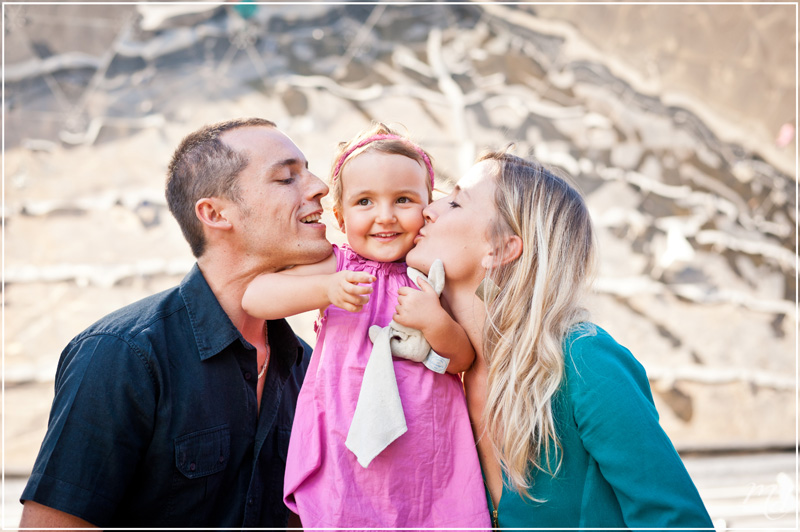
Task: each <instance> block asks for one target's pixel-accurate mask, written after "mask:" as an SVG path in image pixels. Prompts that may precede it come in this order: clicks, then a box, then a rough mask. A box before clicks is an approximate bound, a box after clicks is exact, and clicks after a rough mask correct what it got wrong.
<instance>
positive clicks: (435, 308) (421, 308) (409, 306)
mask: <svg viewBox="0 0 800 532" xmlns="http://www.w3.org/2000/svg"><path fill="white" fill-rule="evenodd" d="M420 286H421V289H420V290H417V289H415V288H412V287H410V286H403V287H401V288H400V289H399V290H398V291H397V306H396V307H395V314H394V316H393V319H394V321H396V322H397V323H399V324H400V325H404V326H406V327H412V328H414V329H417V330H419V331H422V332H423V333H425V331H426V330H427V329H428V328H429V327H431V326H436V324H437V323H438V322H439V318H441V315H442V313H446V311H445V310H444V309H443V308H442V305H441V303H440V302H439V296H438V294H436V291H435V290H434V289H433V287H432V286H431V285H430V284H428V283H427V282H426V281H425V280H424V279H420Z"/></svg>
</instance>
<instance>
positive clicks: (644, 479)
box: [565, 328, 713, 529]
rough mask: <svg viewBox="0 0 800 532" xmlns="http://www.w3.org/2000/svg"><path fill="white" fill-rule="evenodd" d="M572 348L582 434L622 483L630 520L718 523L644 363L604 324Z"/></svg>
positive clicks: (614, 481) (618, 487) (610, 476)
mask: <svg viewBox="0 0 800 532" xmlns="http://www.w3.org/2000/svg"><path fill="white" fill-rule="evenodd" d="M573 338H575V337H573ZM566 355H567V356H566V357H565V358H566V360H565V366H566V371H567V374H566V375H567V393H568V394H569V397H570V399H571V401H572V409H573V415H574V416H575V422H576V424H577V427H578V432H579V435H580V438H581V440H582V442H583V445H584V447H585V448H586V450H587V451H588V452H589V454H590V455H591V456H592V458H594V459H595V460H596V461H597V464H598V466H599V468H600V471H601V473H602V475H603V477H604V478H605V479H606V481H608V483H609V484H610V485H611V487H612V489H613V490H614V493H615V494H616V497H617V500H618V501H619V503H620V508H621V509H622V513H623V516H624V518H625V524H626V525H627V526H629V527H631V528H638V527H648V528H652V527H659V528H661V527H663V528H673V527H685V528H692V529H698V528H711V527H712V526H713V525H712V523H711V519H710V517H709V515H708V512H707V511H706V509H705V506H704V504H703V501H702V500H701V498H700V495H699V493H698V491H697V488H695V486H694V483H693V482H692V479H691V477H690V476H689V473H688V472H687V471H686V468H685V466H684V465H683V462H682V460H681V458H680V456H679V455H678V453H677V452H676V451H675V448H674V447H673V445H672V442H671V441H670V439H669V437H668V436H667V434H666V433H665V432H664V430H663V429H662V428H661V425H660V424H659V422H658V413H657V411H656V408H655V405H654V404H653V398H652V395H651V392H650V385H649V383H648V379H647V374H646V373H645V371H644V368H643V367H642V366H641V364H639V362H638V361H637V360H636V359H635V358H634V357H633V355H632V354H631V353H630V352H629V351H628V350H627V349H625V348H624V347H622V346H621V345H619V344H618V343H617V342H616V341H614V339H613V338H611V337H610V336H609V335H608V334H607V333H606V332H605V331H603V330H602V329H600V328H597V331H596V334H592V333H589V334H588V335H586V336H583V337H577V338H575V339H572V340H568V341H567V342H566Z"/></svg>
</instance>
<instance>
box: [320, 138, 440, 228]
mask: <svg viewBox="0 0 800 532" xmlns="http://www.w3.org/2000/svg"><path fill="white" fill-rule="evenodd" d="M369 151H377V152H381V153H389V154H395V155H402V156H404V157H408V158H409V159H413V160H415V161H417V162H418V163H419V164H421V165H422V166H423V167H424V168H425V169H426V170H427V172H428V176H429V177H430V179H428V180H426V185H427V189H428V202H429V203H430V201H431V199H432V195H433V181H434V173H433V163H432V162H431V156H430V155H429V154H428V152H426V151H425V150H423V149H422V148H420V147H419V146H417V145H416V144H414V143H413V142H412V141H411V140H410V139H409V138H408V137H407V136H404V135H401V134H400V133H398V132H397V131H396V130H394V129H392V128H390V127H389V126H387V125H386V124H383V123H381V122H375V123H373V124H372V125H371V126H370V127H369V128H367V129H364V130H363V131H361V132H360V133H359V134H358V135H356V136H355V137H354V138H353V139H352V140H350V141H349V142H340V143H339V146H338V147H337V150H336V156H335V157H334V159H333V160H334V163H333V166H332V168H331V177H330V197H331V200H332V202H333V212H334V213H335V214H336V215H337V217H338V216H339V215H340V214H341V212H342V188H343V185H342V172H344V168H345V166H347V163H348V162H349V161H352V160H353V159H355V158H356V157H358V156H359V155H361V154H362V153H366V152H369Z"/></svg>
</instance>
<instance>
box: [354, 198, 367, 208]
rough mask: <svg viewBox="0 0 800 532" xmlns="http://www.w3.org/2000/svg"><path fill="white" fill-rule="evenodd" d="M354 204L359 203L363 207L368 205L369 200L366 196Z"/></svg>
mask: <svg viewBox="0 0 800 532" xmlns="http://www.w3.org/2000/svg"><path fill="white" fill-rule="evenodd" d="M356 205H361V206H362V207H365V206H367V205H369V200H368V199H367V198H361V199H360V200H358V201H357V202H356Z"/></svg>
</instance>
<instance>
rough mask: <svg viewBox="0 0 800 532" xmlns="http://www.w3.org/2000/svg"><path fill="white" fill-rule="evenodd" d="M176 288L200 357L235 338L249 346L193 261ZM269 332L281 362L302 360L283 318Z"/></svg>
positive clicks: (271, 325) (212, 354)
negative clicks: (184, 307)
mask: <svg viewBox="0 0 800 532" xmlns="http://www.w3.org/2000/svg"><path fill="white" fill-rule="evenodd" d="M179 290H180V294H181V297H182V298H183V303H184V305H186V311H187V313H188V315H189V321H190V323H191V325H192V332H193V333H194V339H195V342H196V343H197V350H198V352H199V353H200V360H206V359H208V358H211V357H212V356H214V355H216V354H217V353H219V352H220V351H222V350H223V349H225V348H226V347H228V346H229V345H231V344H232V343H233V342H235V341H237V340H238V341H240V342H241V343H242V345H244V347H245V348H247V349H253V346H252V345H251V344H250V342H248V341H247V340H245V339H244V337H243V336H242V333H240V332H239V329H237V328H236V326H235V325H234V324H233V322H232V321H231V319H230V318H229V317H228V315H227V314H226V313H225V311H224V310H223V309H222V306H221V305H220V304H219V301H218V300H217V297H216V296H215V295H214V292H212V291H211V287H210V286H208V282H206V279H205V277H203V272H201V271H200V267H199V266H198V265H197V264H196V263H195V265H194V266H193V267H192V269H191V271H189V273H188V274H187V275H186V277H184V278H183V281H181V284H180V288H179ZM269 335H270V340H271V341H270V346H271V347H272V350H273V353H276V354H277V355H278V357H279V358H280V359H281V360H282V361H284V362H285V363H287V364H291V363H294V364H300V363H301V362H302V360H303V346H302V345H301V344H300V342H299V341H298V340H297V337H296V336H295V334H294V331H292V328H291V327H290V326H289V324H288V323H287V322H286V320H274V321H270V322H269ZM276 346H280V349H276ZM276 351H277V352H276Z"/></svg>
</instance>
